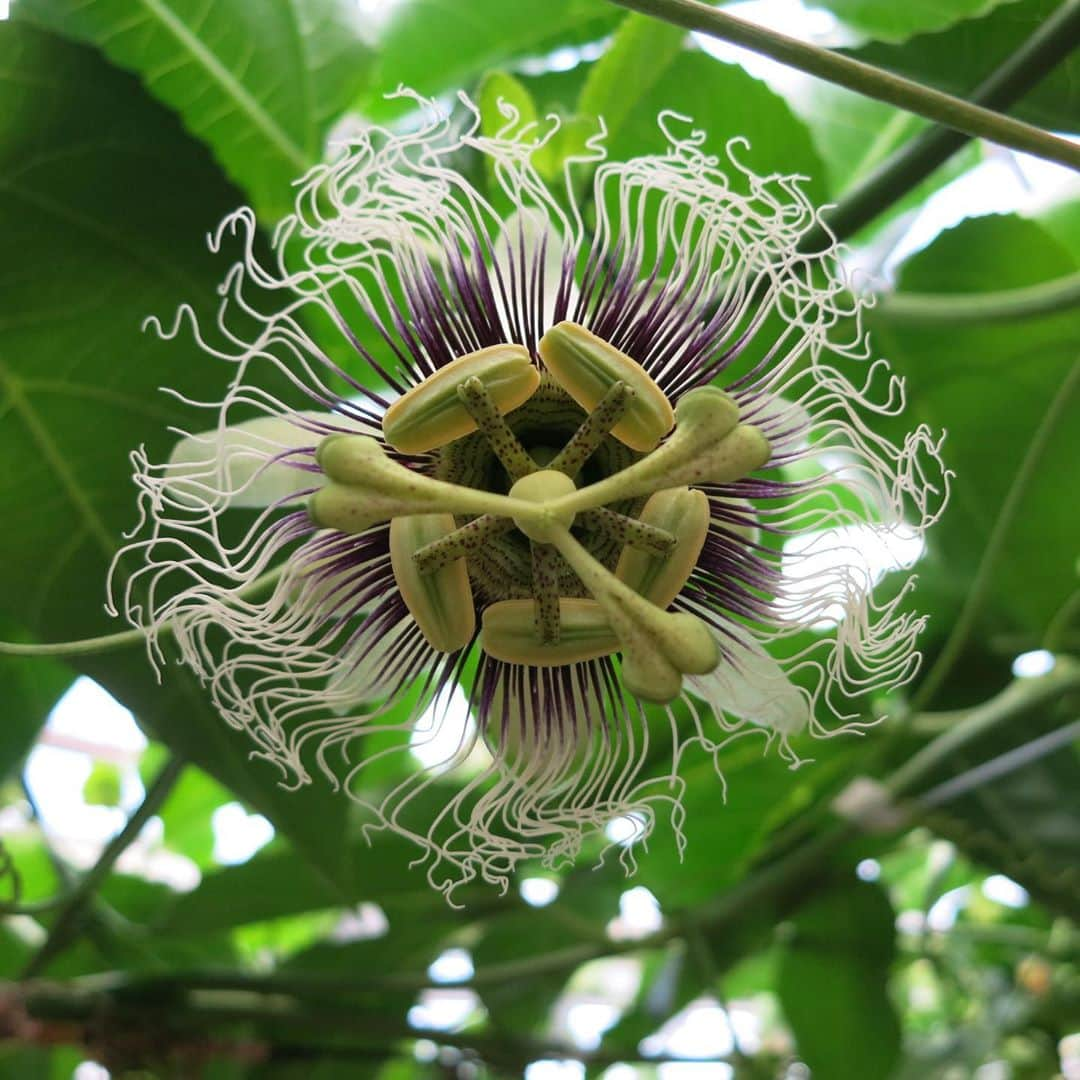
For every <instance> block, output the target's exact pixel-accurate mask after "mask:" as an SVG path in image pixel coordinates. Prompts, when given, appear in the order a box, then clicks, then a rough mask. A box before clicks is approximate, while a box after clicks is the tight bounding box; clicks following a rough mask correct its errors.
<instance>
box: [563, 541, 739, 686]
mask: <svg viewBox="0 0 1080 1080" xmlns="http://www.w3.org/2000/svg"><path fill="white" fill-rule="evenodd" d="M551 543H553V544H554V545H555V546H556V547H557V548H558V549H559V552H560V554H561V555H562V557H563V558H564V559H565V560H566V561H567V562H568V563H569V564H570V566H571V568H572V569H573V570H574V572H575V573H576V574H577V575H578V577H579V578H580V579H581V583H582V584H583V585H584V586H585V588H586V589H587V590H588V591H589V593H590V595H591V596H592V597H593V599H594V600H595V601H596V602H597V603H598V604H599V605H600V606H601V607H602V608H603V609H604V612H605V614H606V615H607V618H608V622H609V623H610V624H611V629H612V630H613V631H614V632H615V636H616V637H617V638H618V639H619V649H620V651H621V652H622V654H623V677H624V680H625V682H626V685H627V687H628V688H629V689H630V690H631V692H632V693H634V694H635V695H636V696H637V697H640V698H642V699H644V700H646V701H655V702H658V703H665V702H668V701H671V700H672V699H673V698H675V697H677V696H678V694H679V691H680V689H681V687H682V676H683V675H705V674H708V672H710V671H712V670H713V669H714V668H715V667H716V665H717V664H718V663H719V662H720V652H719V649H718V648H717V645H716V640H715V638H714V637H713V635H712V633H711V632H710V630H709V628H708V627H707V626H706V625H705V624H704V623H703V622H702V621H701V620H700V619H698V618H697V617H696V616H694V615H689V614H684V613H681V612H680V613H673V612H667V611H661V610H660V608H658V607H657V606H656V605H655V604H653V603H650V601H648V600H646V599H645V598H644V597H643V596H639V595H638V594H637V593H636V592H634V590H633V589H631V588H630V587H629V586H628V585H626V584H625V583H624V582H622V581H620V580H619V579H618V578H617V577H615V575H614V574H613V573H611V571H610V570H608V569H607V568H606V567H605V566H604V565H603V564H602V563H600V562H598V561H597V560H596V559H594V558H593V556H592V555H590V554H589V552H588V551H586V550H585V548H583V547H582V546H581V544H580V543H578V541H577V540H576V539H575V538H574V537H573V536H571V534H570V532H569V530H567V529H561V530H554V531H553V532H552V535H551Z"/></svg>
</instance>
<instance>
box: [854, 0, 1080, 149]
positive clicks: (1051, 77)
mask: <svg viewBox="0 0 1080 1080" xmlns="http://www.w3.org/2000/svg"><path fill="white" fill-rule="evenodd" d="M1061 3H1062V0H1017V2H1014V3H1006V4H1002V5H1001V6H999V7H997V8H995V9H994V10H993V11H991V12H990V13H989V14H988V15H986V16H984V17H983V18H981V19H970V20H968V21H966V22H962V23H959V24H958V25H956V26H953V27H950V28H949V29H948V30H943V31H941V32H940V33H936V34H920V35H919V36H918V37H913V38H912V39H911V40H910V41H907V42H905V43H904V44H903V45H886V44H880V43H874V44H870V45H866V46H864V47H863V48H860V49H856V50H854V52H853V53H852V55H854V56H855V57H856V58H857V59H859V60H864V61H866V62H867V63H869V64H877V65H879V66H881V67H885V68H889V69H890V70H891V71H896V72H899V73H900V74H901V75H906V76H908V77H909V78H912V79H915V80H916V81H918V82H923V83H929V84H930V85H932V86H936V87H938V88H940V89H942V90H947V91H949V92H950V93H952V94H959V95H960V96H961V97H964V96H966V95H967V94H969V93H970V92H971V91H972V90H973V89H974V88H975V87H976V86H977V85H978V84H979V83H980V82H981V81H982V80H983V79H985V78H986V77H987V76H988V75H990V74H992V73H993V72H994V70H995V69H996V68H997V67H998V66H999V65H1000V64H1001V62H1002V61H1003V60H1004V59H1005V58H1006V57H1007V56H1009V55H1010V54H1011V53H1013V52H1015V51H1016V49H1017V47H1018V46H1019V45H1020V44H1021V43H1022V42H1023V41H1024V40H1025V38H1027V37H1029V36H1030V35H1031V34H1032V33H1033V32H1034V30H1035V29H1036V28H1037V27H1038V26H1039V25H1040V23H1042V22H1044V21H1045V20H1046V18H1047V17H1048V16H1049V15H1050V14H1051V12H1053V11H1055V10H1056V9H1057V8H1059V7H1061ZM878 6H879V7H881V8H882V9H883V10H884V9H888V10H892V8H893V7H894V5H891V4H889V5H884V4H882V5H878ZM906 6H907V5H899V4H898V5H895V7H897V8H901V7H906ZM1009 112H1010V113H1012V114H1014V115H1016V116H1018V117H1021V118H1022V119H1024V120H1029V121H1030V122H1031V123H1033V124H1039V125H1040V126H1042V127H1048V128H1052V129H1054V130H1056V131H1076V130H1077V125H1078V122H1080V53H1078V52H1077V51H1076V50H1074V51H1073V54H1072V56H1070V57H1069V59H1067V60H1065V61H1064V62H1063V63H1061V64H1058V66H1057V67H1056V68H1055V69H1054V70H1053V71H1052V72H1050V73H1049V74H1048V75H1047V77H1046V78H1045V79H1043V81H1042V82H1041V83H1039V85H1038V86H1037V87H1035V89H1034V90H1032V91H1031V92H1030V93H1029V94H1027V95H1026V96H1025V97H1023V98H1022V99H1021V100H1020V101H1019V102H1017V104H1016V105H1015V106H1014V107H1013V108H1011V109H1010V110H1009Z"/></svg>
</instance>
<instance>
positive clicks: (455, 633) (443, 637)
mask: <svg viewBox="0 0 1080 1080" xmlns="http://www.w3.org/2000/svg"><path fill="white" fill-rule="evenodd" d="M456 527H457V526H456V525H455V523H454V518H453V515H451V514H418V515H414V516H411V517H396V518H394V520H393V521H391V522H390V565H391V567H392V568H393V571H394V579H395V580H396V581H397V585H398V589H399V590H400V592H401V597H402V599H403V600H404V601H405V606H406V607H407V608H408V609H409V614H410V615H412V617H413V618H414V619H415V620H416V624H417V626H419V627H420V631H421V633H423V635H424V637H425V638H426V639H427V641H428V644H429V645H431V647H432V648H433V649H438V650H439V651H440V652H457V650H458V649H463V648H464V647H465V646H466V645H468V644H469V642H470V641H472V638H473V634H474V633H475V631H476V609H475V608H474V606H473V596H472V586H471V585H470V584H469V572H468V570H467V569H466V566H465V563H463V562H461V561H460V560H459V561H457V562H453V563H450V564H448V565H447V566H444V567H442V568H441V569H440V570H437V571H435V572H434V573H432V574H423V573H421V572H420V570H419V569H418V568H417V566H416V562H415V560H414V559H413V556H414V555H415V554H416V552H417V551H419V550H420V549H421V548H423V547H425V546H426V545H428V544H431V543H433V542H434V541H436V540H439V539H440V538H441V537H444V536H448V535H449V534H450V533H452V532H454V530H455V529H456Z"/></svg>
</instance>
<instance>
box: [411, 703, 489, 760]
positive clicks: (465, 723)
mask: <svg viewBox="0 0 1080 1080" xmlns="http://www.w3.org/2000/svg"><path fill="white" fill-rule="evenodd" d="M473 730H474V725H473V719H472V715H471V714H470V712H469V699H468V698H467V697H466V696H465V691H464V690H462V688H461V687H460V686H459V685H458V684H457V683H454V684H453V686H452V687H450V688H449V690H448V691H444V692H443V693H441V694H440V695H439V696H438V697H437V698H436V699H435V700H434V701H433V702H432V703H431V704H430V705H429V706H428V708H427V709H426V710H425V711H424V712H423V713H422V714H421V716H420V718H419V719H418V720H417V721H416V725H415V726H414V728H413V731H412V734H411V735H410V736H409V750H410V751H411V752H412V755H413V757H414V758H416V760H417V761H419V762H420V764H421V765H423V766H425V767H426V768H429V769H438V768H439V766H448V765H449V764H450V763H451V762H452V761H453V759H454V757H455V755H456V754H457V752H458V750H459V749H460V747H461V746H462V745H463V744H464V743H465V741H466V740H467V739H468V738H469V737H471V735H472V732H473Z"/></svg>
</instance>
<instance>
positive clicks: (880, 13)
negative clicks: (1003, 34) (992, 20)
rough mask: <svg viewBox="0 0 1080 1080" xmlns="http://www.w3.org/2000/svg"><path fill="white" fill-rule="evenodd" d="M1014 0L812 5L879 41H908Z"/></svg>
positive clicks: (827, 0) (821, 0)
mask: <svg viewBox="0 0 1080 1080" xmlns="http://www.w3.org/2000/svg"><path fill="white" fill-rule="evenodd" d="M1014 2H1015V0H907V2H905V3H902V4H895V3H894V4H883V3H882V2H881V0H811V6H812V7H816V8H824V9H825V10H826V11H831V12H832V13H833V14H834V15H835V16H836V17H837V18H838V19H839V20H840V21H841V22H843V23H845V24H846V25H847V26H849V27H851V29H852V30H856V31H858V32H859V33H861V34H865V35H866V36H867V37H871V38H875V39H876V40H878V41H906V40H907V39H908V38H910V37H911V36H912V35H914V34H920V33H924V32H926V31H930V30H944V29H945V28H946V27H948V26H952V25H953V24H954V23H958V22H961V21H962V20H964V19H971V18H974V17H976V16H979V15H985V14H986V13H987V12H990V11H993V10H994V8H996V7H1000V6H1001V5H1002V4H1010V3H1014Z"/></svg>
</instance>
